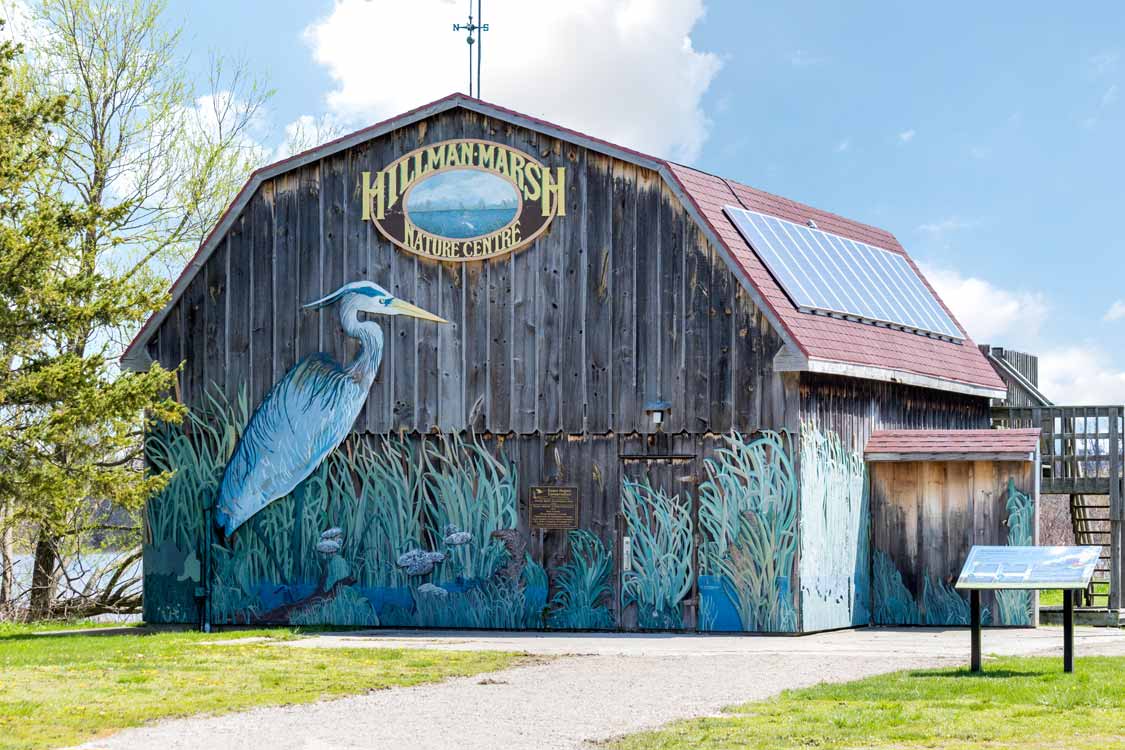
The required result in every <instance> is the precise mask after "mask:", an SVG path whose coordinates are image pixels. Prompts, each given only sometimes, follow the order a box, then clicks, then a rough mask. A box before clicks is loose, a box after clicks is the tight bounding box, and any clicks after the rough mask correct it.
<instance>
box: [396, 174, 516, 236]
mask: <svg viewBox="0 0 1125 750" xmlns="http://www.w3.org/2000/svg"><path fill="white" fill-rule="evenodd" d="M518 211H519V196H518V195H517V193H516V188H515V186H514V185H513V184H512V183H510V182H508V181H507V180H505V179H504V178H503V177H500V176H499V175H495V174H491V173H489V172H482V171H480V170H478V169H454V170H450V171H448V172H441V173H439V174H435V175H433V176H432V177H427V178H426V179H424V180H422V181H421V182H419V183H418V184H417V185H416V186H414V188H413V189H411V191H410V194H409V195H408V196H407V198H406V213H407V215H408V216H409V217H410V220H411V221H412V222H414V225H415V226H417V227H418V228H420V229H422V230H423V231H425V232H429V233H430V234H434V235H437V236H439V237H447V238H449V239H455V240H465V239H472V238H473V237H482V236H484V235H486V234H491V233H492V232H495V231H497V230H498V229H502V228H504V227H505V226H507V225H508V224H509V223H510V222H511V221H512V220H513V219H514V218H516V213H517V212H518Z"/></svg>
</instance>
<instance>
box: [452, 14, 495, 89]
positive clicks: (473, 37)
mask: <svg viewBox="0 0 1125 750" xmlns="http://www.w3.org/2000/svg"><path fill="white" fill-rule="evenodd" d="M481 2H482V0H477V22H476V23H473V0H469V22H468V23H455V24H453V30H454V31H467V32H469V35H468V36H467V37H465V43H466V44H468V45H469V96H472V95H473V45H474V44H476V45H477V98H478V99H479V98H480V64H481V44H480V42H481V40H482V37H481V33H482V32H485V31H488V24H487V23H481V22H480V19H481Z"/></svg>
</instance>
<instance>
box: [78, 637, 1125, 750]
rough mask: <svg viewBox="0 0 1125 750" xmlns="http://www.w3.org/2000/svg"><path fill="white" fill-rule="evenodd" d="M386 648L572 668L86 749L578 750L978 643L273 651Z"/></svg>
mask: <svg viewBox="0 0 1125 750" xmlns="http://www.w3.org/2000/svg"><path fill="white" fill-rule="evenodd" d="M1061 641H1062V632H1061V630H1060V629H1058V628H1039V629H1038V630H1004V631H985V636H984V649H985V651H986V652H987V653H995V654H1005V655H1008V654H1032V653H1061ZM382 647H396V648H403V647H410V648H434V649H461V650H480V649H497V650H512V651H526V652H529V653H536V654H545V655H556V656H562V657H564V658H559V659H554V660H551V661H549V662H546V663H542V664H534V665H531V666H524V667H519V668H515V669H509V670H506V671H503V672H494V673H491V674H488V675H478V676H476V677H468V678H458V679H453V680H449V681H446V682H443V683H439V684H434V685H423V686H418V687H413V688H395V689H391V690H384V691H379V692H376V693H372V694H369V695H363V696H356V697H352V698H343V699H338V700H332V701H325V702H322V703H314V704H307V705H302V706H291V707H280V708H262V709H255V710H252V711H247V712H244V713H238V714H229V715H226V716H217V717H201V718H192V719H178V720H174V721H166V722H161V723H158V724H153V725H150V726H146V727H142V728H138V729H130V730H126V731H124V732H122V733H120V734H118V735H115V736H114V737H111V738H109V739H107V740H100V741H97V742H94V743H90V744H88V745H84V746H83V747H85V748H120V749H125V748H128V749H132V748H136V749H137V750H140V749H141V748H145V749H146V750H147V748H153V747H159V748H166V749H168V750H173V749H178V748H184V749H185V750H187V749H189V748H190V749H191V750H195V749H196V748H208V749H209V750H219V749H220V748H232V749H233V748H239V749H240V750H241V749H242V748H255V749H256V748H264V749H266V750H290V749H292V750H298V749H301V750H320V749H321V748H323V749H324V750H328V749H329V748H331V749H332V750H343V749H345V748H396V750H401V749H403V748H407V749H409V750H426V749H428V748H464V749H472V750H476V749H478V748H479V749H481V750H485V749H487V750H494V749H495V748H504V750H517V749H519V748H536V749H537V750H538V749H547V748H581V747H584V746H588V743H590V742H591V741H598V740H604V739H607V738H609V737H613V736H616V735H620V734H624V733H628V732H634V731H637V730H641V729H648V728H652V727H657V726H659V725H661V724H664V723H666V722H669V721H672V720H675V719H680V718H687V717H692V716H705V715H709V714H714V713H717V712H718V711H719V710H720V709H722V707H723V706H727V705H730V704H733V703H741V702H744V701H749V700H755V699H760V698H766V697H769V696H771V695H774V694H776V693H778V692H780V691H781V690H784V689H786V688H796V687H805V686H808V685H813V684H816V683H818V682H822V681H845V680H852V679H855V678H858V677H863V676H866V675H871V674H876V673H880V672H889V671H894V670H898V669H906V668H914V667H923V666H946V665H956V664H964V663H965V662H966V660H967V658H968V650H969V634H968V632H967V631H965V630H942V629H930V628H913V629H882V628H879V629H876V628H870V629H865V630H858V631H840V632H835V633H824V634H820V635H813V636H804V637H799V638H798V637H785V636H773V637H768V636H749V637H747V636H741V637H731V636H691V635H576V634H542V635H541V634H520V633H433V632H428V633H421V632H393V631H378V632H372V633H370V634H339V633H334V634H328V635H324V636H315V637H312V638H307V639H304V640H300V641H296V642H291V643H289V644H287V645H279V646H277V648H279V649H284V648H382ZM1076 653H1077V654H1078V655H1079V656H1082V655H1092V654H1117V655H1125V631H1121V630H1103V629H1093V628H1079V629H1078V636H1077V643H1076ZM278 656H279V657H283V654H279V655H278ZM986 666H987V665H986ZM1061 666H1062V665H1061V663H1060V669H1061Z"/></svg>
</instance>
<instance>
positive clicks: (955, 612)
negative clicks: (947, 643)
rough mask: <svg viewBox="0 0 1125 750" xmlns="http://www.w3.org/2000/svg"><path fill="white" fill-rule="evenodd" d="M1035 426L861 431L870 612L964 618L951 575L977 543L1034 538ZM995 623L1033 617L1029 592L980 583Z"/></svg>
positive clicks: (942, 620)
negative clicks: (867, 494) (988, 588)
mask: <svg viewBox="0 0 1125 750" xmlns="http://www.w3.org/2000/svg"><path fill="white" fill-rule="evenodd" d="M1039 436H1040V431H1039V429H1013V430H981V429H978V430H880V431H876V432H874V433H872V435H871V437H870V438H868V440H867V445H866V448H865V450H864V459H865V460H866V461H867V464H868V473H869V476H870V486H871V518H872V530H871V539H872V545H873V548H874V550H875V554H874V558H873V560H872V566H873V567H872V573H873V586H874V612H873V621H874V622H875V623H877V624H882V625H913V624H943V625H944V624H968V610H967V609H966V608H965V607H964V600H963V599H962V597H961V595H960V594H959V593H958V592H956V591H955V590H954V589H953V582H954V581H956V579H957V574H958V573H959V572H960V570H961V565H962V563H964V561H965V557H966V556H967V555H968V552H969V548H970V547H972V546H973V545H974V544H988V545H1005V544H1011V545H1031V544H1037V543H1038V541H1039V522H1038V507H1039V506H1038V499H1039V471H1038V467H1039ZM986 593H987V594H988V595H989V596H988V597H986V598H987V599H988V600H987V601H986V602H985V603H984V606H986V607H988V608H989V614H990V615H991V617H990V621H991V623H992V624H996V625H1028V624H1032V623H1033V622H1034V621H1035V611H1036V608H1035V607H1034V606H1032V605H1034V603H1035V602H1034V598H1033V596H1032V593H1031V592H1026V591H1023V592H1021V591H1001V592H996V593H995V595H993V592H986Z"/></svg>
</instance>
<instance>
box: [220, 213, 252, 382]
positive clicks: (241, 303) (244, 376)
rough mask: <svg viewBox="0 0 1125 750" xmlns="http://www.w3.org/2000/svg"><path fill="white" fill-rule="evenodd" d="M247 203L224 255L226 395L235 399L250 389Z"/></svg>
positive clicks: (249, 284)
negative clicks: (226, 253) (225, 269)
mask: <svg viewBox="0 0 1125 750" xmlns="http://www.w3.org/2000/svg"><path fill="white" fill-rule="evenodd" d="M249 213H250V206H249V205H248V206H247V208H246V209H244V210H243V213H242V215H241V216H239V217H238V220H237V221H235V223H234V226H233V227H231V232H230V242H229V251H228V255H227V274H228V277H227V295H228V296H227V367H226V377H225V380H226V383H227V398H232V399H234V398H238V396H239V394H240V393H242V392H246V394H247V396H249V389H250V327H251V320H250V305H251V300H252V298H253V296H254V289H253V287H252V286H251V284H252V282H251V278H250V275H251V266H252V264H253V256H254V253H253V246H252V245H253V223H252V221H251V220H250V219H249V218H248V215H249Z"/></svg>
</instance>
